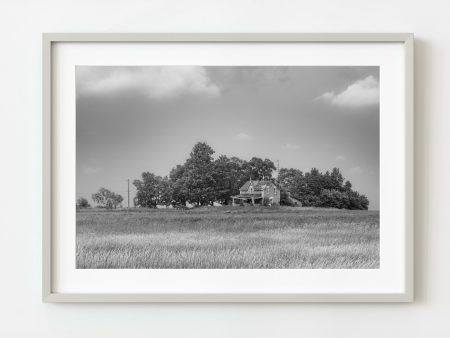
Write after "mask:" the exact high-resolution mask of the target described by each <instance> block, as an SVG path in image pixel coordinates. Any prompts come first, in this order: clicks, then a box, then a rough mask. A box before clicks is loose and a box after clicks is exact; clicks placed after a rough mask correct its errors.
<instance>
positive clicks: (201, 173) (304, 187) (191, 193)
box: [133, 142, 369, 209]
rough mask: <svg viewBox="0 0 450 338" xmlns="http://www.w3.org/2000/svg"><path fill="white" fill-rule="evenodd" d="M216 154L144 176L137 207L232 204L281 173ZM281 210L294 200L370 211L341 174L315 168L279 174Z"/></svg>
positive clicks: (202, 149) (256, 161)
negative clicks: (249, 186) (253, 183)
mask: <svg viewBox="0 0 450 338" xmlns="http://www.w3.org/2000/svg"><path fill="white" fill-rule="evenodd" d="M213 155H214V150H213V149H212V148H211V147H210V146H209V145H208V144H206V143H204V142H199V143H197V144H196V145H195V146H194V148H193V149H192V152H191V153H190V156H189V158H188V159H187V160H186V161H185V163H184V164H179V165H177V166H176V167H175V168H173V169H172V170H171V171H170V174H169V176H166V177H161V176H156V175H154V174H152V173H150V172H144V173H142V178H141V179H140V180H135V181H134V182H133V184H134V186H135V187H136V189H137V194H136V197H135V200H134V203H135V205H136V206H142V207H150V208H151V207H156V206H157V205H175V206H185V205H186V203H189V204H192V205H197V206H203V205H212V204H213V203H214V202H219V203H221V204H228V203H229V202H230V199H231V196H233V195H236V194H238V193H239V188H240V187H241V186H242V185H243V184H244V183H245V182H246V181H247V180H249V179H252V180H270V179H272V174H273V172H274V171H275V170H276V168H275V165H274V163H273V162H272V161H271V160H269V159H261V158H257V157H253V158H252V159H251V160H250V161H245V160H242V159H240V158H237V157H227V156H225V155H221V156H219V157H218V158H217V159H214V158H213ZM278 183H279V186H280V187H281V204H284V205H291V204H292V202H291V200H290V196H292V197H294V198H296V199H298V200H299V201H301V203H302V204H303V205H304V206H317V207H335V208H345V209H367V208H368V204H369V201H368V200H367V198H366V197H365V196H364V195H359V194H358V193H357V192H356V191H353V190H352V189H351V183H350V182H349V181H346V182H345V183H344V178H343V177H342V174H341V173H340V171H339V169H337V168H334V169H333V170H332V172H331V173H329V172H326V173H325V174H322V173H320V172H319V171H318V170H317V169H315V168H313V169H312V170H311V172H309V173H305V174H303V173H302V172H301V171H299V170H298V169H281V170H280V174H279V182H278Z"/></svg>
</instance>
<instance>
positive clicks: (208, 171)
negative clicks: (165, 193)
mask: <svg viewBox="0 0 450 338" xmlns="http://www.w3.org/2000/svg"><path fill="white" fill-rule="evenodd" d="M213 154H214V150H213V149H212V148H211V147H210V146H209V145H208V144H206V143H204V142H198V143H197V144H196V145H195V146H194V148H193V149H192V152H191V154H190V157H189V158H188V159H187V160H186V163H185V164H184V166H183V168H182V169H181V168H179V169H178V170H181V171H182V176H181V177H180V178H179V179H178V180H177V181H176V183H177V184H176V186H177V192H181V193H182V194H183V199H185V200H186V201H187V202H189V203H191V204H195V205H207V204H213V202H214V200H215V195H216V181H215V179H214V163H213V157H212V155H213Z"/></svg>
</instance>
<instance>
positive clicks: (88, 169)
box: [83, 167, 102, 175]
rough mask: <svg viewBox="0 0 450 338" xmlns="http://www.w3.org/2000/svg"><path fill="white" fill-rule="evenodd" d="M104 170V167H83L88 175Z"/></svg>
mask: <svg viewBox="0 0 450 338" xmlns="http://www.w3.org/2000/svg"><path fill="white" fill-rule="evenodd" d="M101 170H102V168H97V167H96V168H92V167H84V168H83V172H84V173H85V174H86V175H94V174H97V173H99V172H100V171H101Z"/></svg>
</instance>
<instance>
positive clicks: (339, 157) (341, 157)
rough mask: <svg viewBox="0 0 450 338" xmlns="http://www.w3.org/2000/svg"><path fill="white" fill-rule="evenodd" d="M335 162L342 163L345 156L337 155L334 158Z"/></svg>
mask: <svg viewBox="0 0 450 338" xmlns="http://www.w3.org/2000/svg"><path fill="white" fill-rule="evenodd" d="M335 159H336V161H344V160H345V156H342V155H338V156H336V157H335Z"/></svg>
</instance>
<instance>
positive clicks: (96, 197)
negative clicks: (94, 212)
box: [92, 188, 123, 209]
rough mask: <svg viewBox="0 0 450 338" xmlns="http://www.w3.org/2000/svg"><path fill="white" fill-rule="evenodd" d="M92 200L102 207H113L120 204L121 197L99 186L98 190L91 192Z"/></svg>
mask: <svg viewBox="0 0 450 338" xmlns="http://www.w3.org/2000/svg"><path fill="white" fill-rule="evenodd" d="M92 200H93V201H94V202H95V203H97V204H98V205H100V206H102V207H104V208H107V209H112V208H114V209H115V208H117V207H118V206H120V205H121V203H122V201H123V197H122V196H121V195H118V194H115V193H113V192H112V191H110V190H108V189H106V188H100V189H99V190H98V192H96V193H95V194H92Z"/></svg>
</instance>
